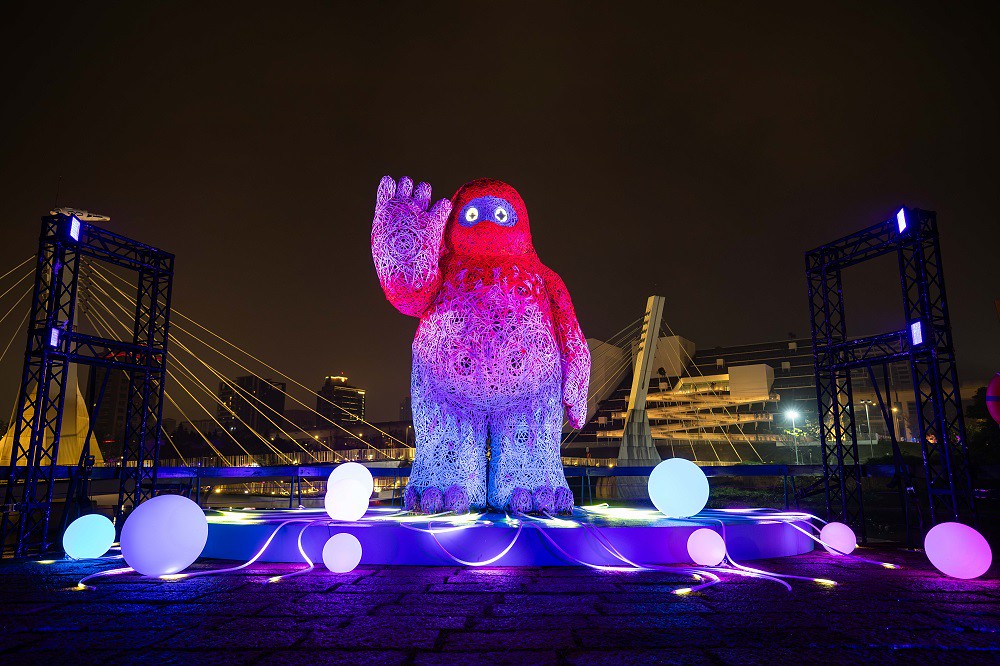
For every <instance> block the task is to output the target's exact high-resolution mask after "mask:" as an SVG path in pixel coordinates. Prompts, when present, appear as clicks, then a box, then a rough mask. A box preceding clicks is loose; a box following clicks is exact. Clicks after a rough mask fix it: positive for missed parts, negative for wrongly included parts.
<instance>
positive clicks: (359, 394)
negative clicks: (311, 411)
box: [316, 375, 365, 427]
mask: <svg viewBox="0 0 1000 666" xmlns="http://www.w3.org/2000/svg"><path fill="white" fill-rule="evenodd" d="M316 393H317V395H316V411H317V412H319V414H320V417H321V418H319V417H318V418H317V426H319V427H325V426H326V425H327V424H328V423H329V422H330V421H333V422H334V423H338V424H341V425H344V424H347V423H351V422H357V421H363V420H364V418H365V391H364V389H360V388H358V387H357V386H352V385H351V384H348V383H347V377H345V376H343V375H334V376H329V377H326V379H325V381H324V382H323V386H322V388H320V389H319V391H317V392H316Z"/></svg>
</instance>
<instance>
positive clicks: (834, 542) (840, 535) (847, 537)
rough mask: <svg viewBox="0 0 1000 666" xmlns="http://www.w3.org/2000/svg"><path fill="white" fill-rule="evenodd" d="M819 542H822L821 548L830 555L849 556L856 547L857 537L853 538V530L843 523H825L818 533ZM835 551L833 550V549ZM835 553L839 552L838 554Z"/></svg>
mask: <svg viewBox="0 0 1000 666" xmlns="http://www.w3.org/2000/svg"><path fill="white" fill-rule="evenodd" d="M819 540H820V541H822V542H823V548H826V552H828V553H830V554H831V555H840V554H841V553H843V554H844V555H849V554H850V553H853V552H854V549H855V548H857V547H858V537H856V536H854V530H852V529H851V528H850V527H848V526H847V525H845V524H844V523H827V524H826V525H824V526H823V529H821V530H820V531H819ZM834 548H835V549H836V550H833V549H834ZM837 551H840V552H839V553H838V552H837Z"/></svg>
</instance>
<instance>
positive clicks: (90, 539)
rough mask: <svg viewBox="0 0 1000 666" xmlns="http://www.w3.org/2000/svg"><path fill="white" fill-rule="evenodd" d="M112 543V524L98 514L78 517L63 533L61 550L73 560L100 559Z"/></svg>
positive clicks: (113, 530) (113, 528)
mask: <svg viewBox="0 0 1000 666" xmlns="http://www.w3.org/2000/svg"><path fill="white" fill-rule="evenodd" d="M114 542H115V525H114V523H112V522H111V521H110V520H108V519H107V517H105V516H102V515H101V514H99V513H92V514H90V515H87V516H80V517H79V518H77V519H76V520H74V521H73V522H72V523H70V524H69V527H67V528H66V531H65V532H64V533H63V550H64V551H66V555H68V556H69V557H72V558H73V559H74V560H89V559H93V558H95V557H101V556H102V555H104V553H106V552H108V550H109V549H110V548H111V544H113V543H114Z"/></svg>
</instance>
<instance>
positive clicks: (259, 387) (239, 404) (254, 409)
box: [218, 375, 285, 435]
mask: <svg viewBox="0 0 1000 666" xmlns="http://www.w3.org/2000/svg"><path fill="white" fill-rule="evenodd" d="M233 384H235V387H234V386H233ZM219 402H220V403H222V404H220V405H219V409H218V416H219V422H220V423H221V424H222V427H224V428H226V429H227V430H229V432H231V433H233V434H235V435H248V434H250V432H249V430H254V431H256V432H258V433H260V434H261V435H268V434H271V433H274V432H277V430H278V429H277V427H276V426H275V424H277V426H280V427H281V428H285V423H284V413H285V384H284V383H283V382H275V381H271V380H270V379H262V378H260V377H257V376H256V375H248V376H245V377H237V378H236V379H234V380H232V381H231V382H220V383H219Z"/></svg>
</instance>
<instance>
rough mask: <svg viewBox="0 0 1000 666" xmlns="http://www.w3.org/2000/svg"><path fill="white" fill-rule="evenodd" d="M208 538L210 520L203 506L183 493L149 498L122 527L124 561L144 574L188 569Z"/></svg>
mask: <svg viewBox="0 0 1000 666" xmlns="http://www.w3.org/2000/svg"><path fill="white" fill-rule="evenodd" d="M207 541H208V520H207V519H206V518H205V512H204V511H202V510H201V507H200V506H198V505H197V504H195V503H194V502H192V501H191V500H189V499H188V498H186V497H181V496H180V495H160V496H159V497H154V498H152V499H148V500H146V501H145V502H143V503H142V504H140V505H139V506H137V507H136V508H135V510H134V511H132V515H130V516H129V517H128V519H127V520H126V521H125V525H124V526H123V527H122V538H121V545H122V555H123V556H124V558H125V562H126V563H127V564H128V565H129V566H130V567H132V568H133V569H135V570H136V571H138V572H139V573H141V574H142V575H144V576H165V575H167V574H173V573H177V572H178V571H183V570H184V569H187V568H188V567H189V566H191V564H192V563H193V562H194V561H195V560H197V559H198V556H199V555H201V551H202V550H204V549H205V543H206V542H207Z"/></svg>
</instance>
